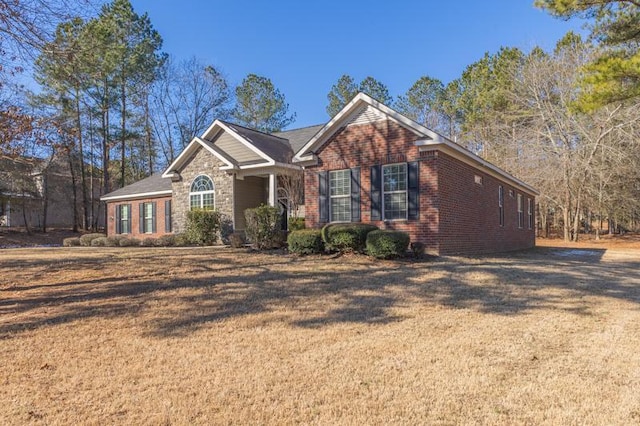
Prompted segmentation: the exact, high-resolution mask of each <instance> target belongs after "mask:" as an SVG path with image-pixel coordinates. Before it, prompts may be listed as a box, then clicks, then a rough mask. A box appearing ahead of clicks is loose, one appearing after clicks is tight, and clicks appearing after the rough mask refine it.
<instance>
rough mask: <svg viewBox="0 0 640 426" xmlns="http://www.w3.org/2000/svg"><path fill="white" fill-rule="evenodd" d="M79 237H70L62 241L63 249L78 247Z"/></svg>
mask: <svg viewBox="0 0 640 426" xmlns="http://www.w3.org/2000/svg"><path fill="white" fill-rule="evenodd" d="M80 245H81V244H80V237H70V238H65V239H64V240H62V246H63V247H80Z"/></svg>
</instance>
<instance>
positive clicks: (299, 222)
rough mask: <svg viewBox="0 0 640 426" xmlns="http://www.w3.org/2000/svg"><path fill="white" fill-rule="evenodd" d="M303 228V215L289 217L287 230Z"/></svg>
mask: <svg viewBox="0 0 640 426" xmlns="http://www.w3.org/2000/svg"><path fill="white" fill-rule="evenodd" d="M304 228H305V225H304V217H290V218H289V231H299V230H301V229H304Z"/></svg>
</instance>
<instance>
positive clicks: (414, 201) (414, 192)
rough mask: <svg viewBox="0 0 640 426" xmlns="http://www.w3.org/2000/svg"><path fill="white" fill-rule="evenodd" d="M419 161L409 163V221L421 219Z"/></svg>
mask: <svg viewBox="0 0 640 426" xmlns="http://www.w3.org/2000/svg"><path fill="white" fill-rule="evenodd" d="M419 167H420V166H419V163H418V162H417V161H414V162H411V163H407V175H408V176H407V183H408V188H409V191H408V193H407V200H408V204H409V205H408V212H407V216H408V218H409V219H419V218H420V170H419Z"/></svg>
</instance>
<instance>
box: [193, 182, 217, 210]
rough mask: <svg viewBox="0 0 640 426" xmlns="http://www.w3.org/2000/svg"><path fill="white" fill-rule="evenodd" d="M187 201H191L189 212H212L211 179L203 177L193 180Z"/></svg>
mask: <svg viewBox="0 0 640 426" xmlns="http://www.w3.org/2000/svg"><path fill="white" fill-rule="evenodd" d="M189 199H190V200H191V210H193V209H205V210H212V209H213V207H214V206H215V196H214V187H213V181H212V180H211V178H210V177H208V176H205V175H200V176H198V177H197V178H195V179H194V180H193V183H192V184H191V191H190V192H189Z"/></svg>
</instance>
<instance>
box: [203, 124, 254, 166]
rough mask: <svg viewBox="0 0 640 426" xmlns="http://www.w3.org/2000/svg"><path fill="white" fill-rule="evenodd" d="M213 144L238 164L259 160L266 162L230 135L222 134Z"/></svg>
mask: <svg viewBox="0 0 640 426" xmlns="http://www.w3.org/2000/svg"><path fill="white" fill-rule="evenodd" d="M213 142H214V144H215V145H216V146H217V147H218V148H219V149H221V150H222V151H224V152H225V153H226V154H227V155H228V156H229V157H231V158H233V159H234V160H235V161H237V162H238V163H244V162H246V161H258V160H262V161H264V159H263V158H262V157H260V156H259V155H258V154H256V153H255V152H253V151H252V150H251V149H249V148H247V147H246V145H244V144H243V143H241V142H239V141H238V140H237V139H236V138H234V137H233V136H231V135H230V134H229V133H226V132H224V133H222V134H221V135H220V136H218V137H217V138H216V139H215V140H214V141H213Z"/></svg>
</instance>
